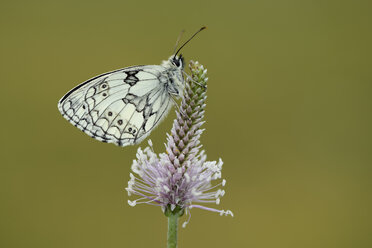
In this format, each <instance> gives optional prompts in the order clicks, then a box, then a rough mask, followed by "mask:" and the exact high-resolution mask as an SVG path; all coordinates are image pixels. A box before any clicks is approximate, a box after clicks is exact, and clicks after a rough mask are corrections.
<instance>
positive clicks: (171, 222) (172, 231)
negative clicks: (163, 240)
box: [167, 213, 179, 248]
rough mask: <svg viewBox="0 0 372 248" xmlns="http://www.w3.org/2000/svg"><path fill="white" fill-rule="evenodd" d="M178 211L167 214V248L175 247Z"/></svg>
mask: <svg viewBox="0 0 372 248" xmlns="http://www.w3.org/2000/svg"><path fill="white" fill-rule="evenodd" d="M178 217H179V214H178V213H171V214H170V215H169V216H168V241H167V248H177V229H178Z"/></svg>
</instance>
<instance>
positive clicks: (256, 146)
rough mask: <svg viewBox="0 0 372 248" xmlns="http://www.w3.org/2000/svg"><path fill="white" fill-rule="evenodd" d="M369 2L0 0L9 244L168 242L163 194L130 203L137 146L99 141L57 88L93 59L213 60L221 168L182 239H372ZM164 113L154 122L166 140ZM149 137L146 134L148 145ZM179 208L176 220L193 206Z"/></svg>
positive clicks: (207, 144)
mask: <svg viewBox="0 0 372 248" xmlns="http://www.w3.org/2000/svg"><path fill="white" fill-rule="evenodd" d="M371 8H372V4H371V2H370V1H320V0H319V1H294V0H292V1H276V0H271V1H264V0H262V1H237V0H231V1H143V0H142V1H114V0H108V1H38V0H36V1H25V0H23V1H7V2H5V1H2V2H1V3H0V20H1V22H0V28H1V30H0V33H1V37H0V45H1V46H0V51H1V55H0V72H1V74H0V75H1V88H2V90H1V97H0V99H1V104H0V108H1V134H2V135H1V137H2V139H1V140H2V142H1V168H0V169H1V171H0V192H1V202H0V247H4V248H5V247H6V248H13V247H17V248H24V247H30V248H31V247H37V248H44V247H48V248H49V247H53V248H62V247H68V248H70V247H71V248H75V247H79V248H82V247H89V248H96V247H97V248H98V247H105V248H111V247H165V239H166V218H165V217H164V215H163V214H162V212H161V211H160V208H157V207H153V206H148V205H140V206H136V207H135V208H132V207H130V206H128V205H127V203H126V201H127V200H128V196H127V194H126V192H125V190H124V188H125V187H126V186H127V181H128V179H129V171H130V165H131V162H132V160H133V159H134V158H135V152H136V149H137V148H138V146H135V147H126V148H119V147H116V146H114V145H112V144H104V143H100V142H98V141H95V140H93V139H91V138H90V137H88V136H87V135H85V134H83V133H82V132H81V131H79V130H78V129H77V128H75V127H73V126H72V125H71V124H69V123H68V122H67V121H66V120H65V119H64V118H62V116H61V115H60V113H59V112H58V110H57V101H58V100H59V99H60V98H61V97H62V96H63V95H64V94H65V93H66V92H67V91H68V90H70V89H71V88H73V87H74V86H76V85H77V84H78V83H80V82H83V81H84V80H86V79H88V78H90V77H92V76H95V75H97V74H100V73H103V72H106V71H110V70H113V69H117V68H122V67H126V66H130V65H136V64H159V63H160V62H161V60H163V59H167V58H168V57H169V56H170V54H171V53H172V51H173V47H174V44H175V41H176V38H177V36H178V34H179V32H180V31H181V30H182V29H186V34H185V36H184V39H186V38H187V37H189V36H190V35H191V34H192V33H193V32H194V31H196V30H197V29H198V28H200V27H201V26H202V25H207V26H208V29H207V30H206V31H204V32H202V33H200V35H199V36H198V37H197V38H196V39H194V40H193V41H192V42H191V43H190V44H189V45H187V46H186V47H185V48H184V50H183V54H184V55H185V57H186V59H187V60H189V59H194V60H199V61H200V62H201V63H202V64H204V65H205V67H206V68H208V72H209V90H208V102H207V111H206V124H205V128H206V132H205V133H204V135H203V137H202V142H203V144H204V148H205V149H206V151H207V154H208V157H209V159H211V160H216V159H218V158H219V157H221V158H222V159H223V160H224V162H225V164H224V169H223V176H224V177H225V178H226V179H227V185H226V187H225V190H226V195H225V196H224V197H223V198H222V201H221V204H220V206H217V207H219V208H222V209H231V210H232V211H233V212H234V213H235V217H234V218H231V217H220V216H219V215H218V214H215V213H211V212H205V211H202V210H198V209H193V210H192V218H191V222H190V224H189V225H188V227H187V228H186V229H182V228H181V230H180V233H179V247H180V248H183V247H254V248H264V247H270V248H272V247H275V248H281V247H283V248H292V247H293V248H298V247H305V248H307V247H309V248H310V247H311V248H313V247H325V248H333V247H335V248H336V247H337V248H342V247H348V248H349V247H350V248H351V247H358V248H364V247H372V233H371V221H372V218H371V213H370V210H371V207H372V204H371V193H372V185H371V175H372V174H371V172H372V170H371V164H372V163H371V160H372V159H371V138H372V137H371V124H372V123H371V106H372V104H371V99H370V98H371V93H372V91H371V88H372V87H371V84H372V73H371V65H372V62H371V61H372V52H371V51H372V49H371V44H372V35H371V24H372V16H371ZM174 116H175V115H174V111H173V110H172V112H171V114H170V115H169V116H168V118H167V119H166V120H165V121H164V122H163V123H162V124H161V125H160V127H158V128H157V129H156V130H155V131H154V132H153V134H152V135H151V136H150V137H151V139H152V140H153V142H154V145H155V149H156V150H157V151H159V152H161V151H163V148H164V146H163V143H164V142H165V137H166V135H165V133H166V132H168V131H169V130H170V128H171V125H172V120H173V118H174ZM142 146H144V144H142ZM184 220H185V218H183V219H182V220H181V221H184Z"/></svg>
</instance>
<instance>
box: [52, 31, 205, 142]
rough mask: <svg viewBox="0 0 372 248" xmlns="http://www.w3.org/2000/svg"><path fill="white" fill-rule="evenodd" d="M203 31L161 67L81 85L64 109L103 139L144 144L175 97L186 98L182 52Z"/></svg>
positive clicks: (103, 76) (107, 75) (65, 114)
mask: <svg viewBox="0 0 372 248" xmlns="http://www.w3.org/2000/svg"><path fill="white" fill-rule="evenodd" d="M203 29H205V27H202V28H201V29H200V30H198V31H197V32H196V33H194V35H192V36H191V38H189V39H188V40H187V41H186V42H185V43H184V44H183V45H182V46H181V47H180V48H179V49H178V50H177V51H176V52H175V53H174V54H173V55H172V56H170V57H169V59H168V60H166V61H163V63H162V64H161V65H140V66H131V67H126V68H123V69H119V70H115V71H111V72H107V73H104V74H101V75H98V76H96V77H94V78H91V79H89V80H87V81H85V82H83V83H81V84H79V85H78V86H76V87H75V88H73V89H72V90H70V91H69V92H67V93H66V94H65V95H64V96H63V97H62V98H61V99H60V100H59V102H58V109H59V111H60V112H61V114H62V116H63V117H64V118H66V119H67V120H68V121H69V122H70V123H71V124H73V125H74V126H76V127H77V128H79V129H80V130H82V131H83V132H85V133H86V134H88V135H89V136H91V137H92V138H95V139H97V140H99V141H102V142H106V143H114V144H116V145H118V146H127V145H134V144H138V143H140V142H141V141H143V140H144V139H145V138H146V137H147V136H148V135H149V134H150V133H151V131H152V130H154V129H155V128H156V127H157V126H158V125H159V123H160V122H161V121H162V120H163V119H164V117H165V116H166V115H167V114H168V112H169V110H170V109H171V107H172V105H173V104H174V101H175V100H174V99H173V98H174V97H175V98H179V97H182V93H183V90H184V87H185V81H184V77H183V72H184V58H183V57H182V54H180V55H178V52H179V51H180V50H181V49H182V48H183V47H184V46H185V45H186V44H187V43H188V42H189V41H190V40H191V39H192V38H193V37H194V36H195V35H196V34H197V33H199V32H200V31H202V30H203ZM177 43H178V41H177Z"/></svg>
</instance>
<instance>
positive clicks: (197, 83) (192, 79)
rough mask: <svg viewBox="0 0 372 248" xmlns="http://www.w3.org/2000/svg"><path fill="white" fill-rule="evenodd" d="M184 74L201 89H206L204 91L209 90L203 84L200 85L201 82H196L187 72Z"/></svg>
mask: <svg viewBox="0 0 372 248" xmlns="http://www.w3.org/2000/svg"><path fill="white" fill-rule="evenodd" d="M182 72H183V73H184V74H185V76H186V77H187V79H189V80H190V81H192V82H193V83H195V84H197V85H199V86H200V87H202V88H204V89H206V88H207V86H206V85H202V84H200V83H199V82H197V81H195V80H194V79H193V78H192V77H191V76H190V75H189V74H187V73H186V72H184V71H182Z"/></svg>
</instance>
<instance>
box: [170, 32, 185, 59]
mask: <svg viewBox="0 0 372 248" xmlns="http://www.w3.org/2000/svg"><path fill="white" fill-rule="evenodd" d="M184 33H185V30H184V29H183V30H182V31H181V33H180V34H179V35H178V38H177V41H176V45H175V46H174V50H173V53H175V52H176V50H177V46H178V43H179V42H180V39H181V37H182V35H183V34H184Z"/></svg>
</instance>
